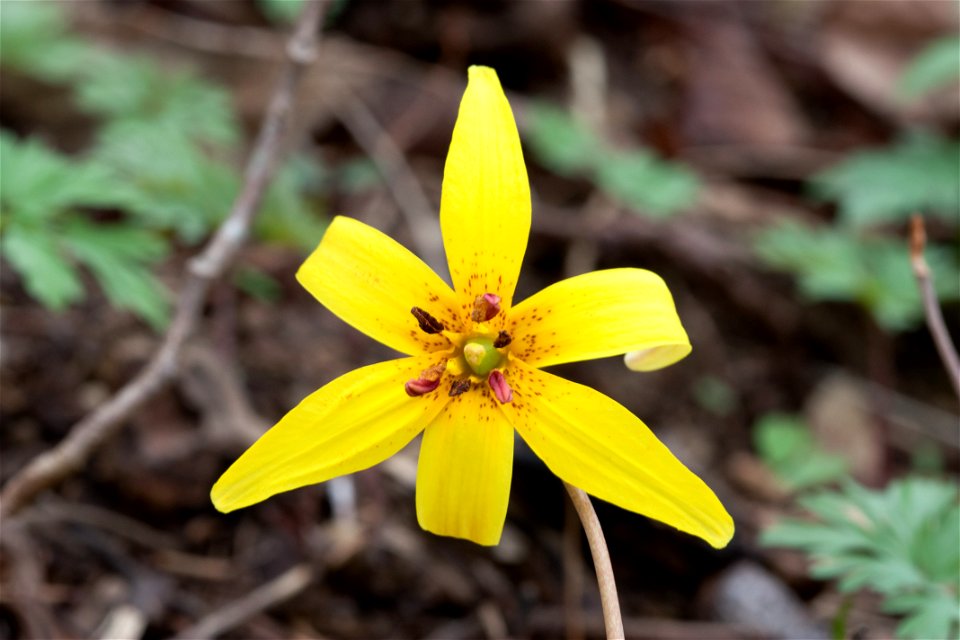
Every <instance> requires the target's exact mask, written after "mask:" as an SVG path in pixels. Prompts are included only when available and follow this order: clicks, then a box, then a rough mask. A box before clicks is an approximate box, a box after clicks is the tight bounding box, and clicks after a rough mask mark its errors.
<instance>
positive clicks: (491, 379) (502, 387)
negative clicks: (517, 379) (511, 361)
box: [487, 369, 513, 404]
mask: <svg viewBox="0 0 960 640" xmlns="http://www.w3.org/2000/svg"><path fill="white" fill-rule="evenodd" d="M487 384H489V385H490V388H491V389H493V395H495V396H496V397H497V401H498V402H499V403H500V404H507V403H508V402H512V401H513V389H511V388H510V385H508V384H507V379H506V378H504V377H503V372H502V371H500V370H499V369H496V370H494V371H491V372H490V375H489V376H488V377H487Z"/></svg>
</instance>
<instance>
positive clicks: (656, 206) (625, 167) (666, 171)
mask: <svg viewBox="0 0 960 640" xmlns="http://www.w3.org/2000/svg"><path fill="white" fill-rule="evenodd" d="M596 180H597V185H598V186H599V187H600V188H601V189H603V190H604V191H605V192H607V193H608V194H609V195H611V196H612V197H614V198H615V199H617V200H619V201H620V202H622V203H623V204H625V205H627V206H628V207H631V208H632V209H635V210H637V211H638V212H640V213H644V214H646V215H650V216H653V217H656V218H666V217H669V216H672V215H673V214H675V213H678V212H679V211H680V210H681V209H684V208H686V207H689V206H690V205H692V204H693V203H694V201H695V200H696V197H697V191H698V189H699V186H700V185H699V181H698V180H697V177H696V175H694V174H693V173H692V172H691V171H689V170H688V169H686V168H685V167H683V166H681V165H679V164H676V163H672V162H666V161H664V160H659V159H657V158H655V157H654V156H653V155H651V154H650V153H648V152H646V151H632V152H625V153H608V154H605V155H604V156H603V157H602V158H601V159H600V162H599V165H598V166H597V174H596Z"/></svg>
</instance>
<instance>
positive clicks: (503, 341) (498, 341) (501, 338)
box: [493, 331, 513, 349]
mask: <svg viewBox="0 0 960 640" xmlns="http://www.w3.org/2000/svg"><path fill="white" fill-rule="evenodd" d="M511 342H513V338H511V337H510V334H509V333H507V332H506V331H501V332H500V333H498V334H497V337H496V338H494V340H493V346H494V347H496V348H497V349H503V348H504V347H505V346H507V345H508V344H510V343H511Z"/></svg>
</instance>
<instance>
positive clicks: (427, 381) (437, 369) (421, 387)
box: [403, 364, 446, 398]
mask: <svg viewBox="0 0 960 640" xmlns="http://www.w3.org/2000/svg"><path fill="white" fill-rule="evenodd" d="M445 369H446V365H444V364H436V365H433V366H432V367H430V368H429V369H424V370H423V371H421V372H420V377H419V378H415V379H413V380H408V381H407V382H406V384H404V385H403V390H404V391H406V392H407V395H408V396H410V397H411V398H416V397H417V396H422V395H423V394H425V393H430V392H431V391H433V390H434V389H436V388H437V387H439V386H440V377H441V376H442V375H443V372H444V370H445Z"/></svg>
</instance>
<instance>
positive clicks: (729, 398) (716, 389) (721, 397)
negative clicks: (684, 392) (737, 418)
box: [692, 375, 738, 416]
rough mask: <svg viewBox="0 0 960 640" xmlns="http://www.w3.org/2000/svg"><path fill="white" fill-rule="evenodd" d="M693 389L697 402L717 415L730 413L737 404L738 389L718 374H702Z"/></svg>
mask: <svg viewBox="0 0 960 640" xmlns="http://www.w3.org/2000/svg"><path fill="white" fill-rule="evenodd" d="M692 391H693V397H694V399H695V400H696V402H697V404H699V405H700V406H701V407H703V408H704V409H706V410H707V411H709V412H710V413H713V414H715V415H718V416H727V415H730V413H731V412H732V411H733V410H734V409H735V408H736V406H737V402H738V397H737V391H736V390H735V389H734V388H733V387H731V386H730V385H729V384H727V382H725V381H724V380H722V379H720V378H718V377H716V376H711V375H704V376H700V377H699V378H697V379H696V381H695V382H694V385H693V389H692Z"/></svg>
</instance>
